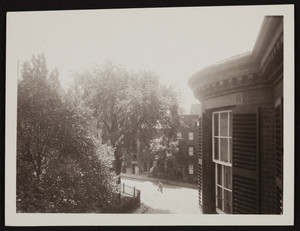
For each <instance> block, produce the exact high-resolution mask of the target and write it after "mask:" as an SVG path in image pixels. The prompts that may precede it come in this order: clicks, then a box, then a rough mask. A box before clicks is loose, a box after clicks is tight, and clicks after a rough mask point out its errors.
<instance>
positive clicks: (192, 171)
mask: <svg viewBox="0 0 300 231" xmlns="http://www.w3.org/2000/svg"><path fill="white" fill-rule="evenodd" d="M189 174H190V175H193V174H194V165H191V164H190V165H189Z"/></svg>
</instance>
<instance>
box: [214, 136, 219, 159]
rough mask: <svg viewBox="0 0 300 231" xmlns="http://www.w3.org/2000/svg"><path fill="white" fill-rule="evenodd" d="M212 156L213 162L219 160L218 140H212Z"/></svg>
mask: <svg viewBox="0 0 300 231" xmlns="http://www.w3.org/2000/svg"><path fill="white" fill-rule="evenodd" d="M214 147H215V149H214V152H215V153H214V154H215V160H219V139H218V138H214Z"/></svg>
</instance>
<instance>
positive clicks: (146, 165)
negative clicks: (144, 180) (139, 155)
mask: <svg viewBox="0 0 300 231" xmlns="http://www.w3.org/2000/svg"><path fill="white" fill-rule="evenodd" d="M147 171H148V163H147V162H144V172H147Z"/></svg>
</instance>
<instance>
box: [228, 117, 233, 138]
mask: <svg viewBox="0 0 300 231" xmlns="http://www.w3.org/2000/svg"><path fill="white" fill-rule="evenodd" d="M229 136H230V137H232V125H231V112H229Z"/></svg>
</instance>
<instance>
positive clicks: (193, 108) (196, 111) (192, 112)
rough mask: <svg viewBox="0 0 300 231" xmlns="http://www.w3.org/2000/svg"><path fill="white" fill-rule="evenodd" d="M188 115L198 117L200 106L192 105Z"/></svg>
mask: <svg viewBox="0 0 300 231" xmlns="http://www.w3.org/2000/svg"><path fill="white" fill-rule="evenodd" d="M189 114H190V115H200V114H201V104H199V103H197V104H192V105H191V109H190V113H189Z"/></svg>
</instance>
